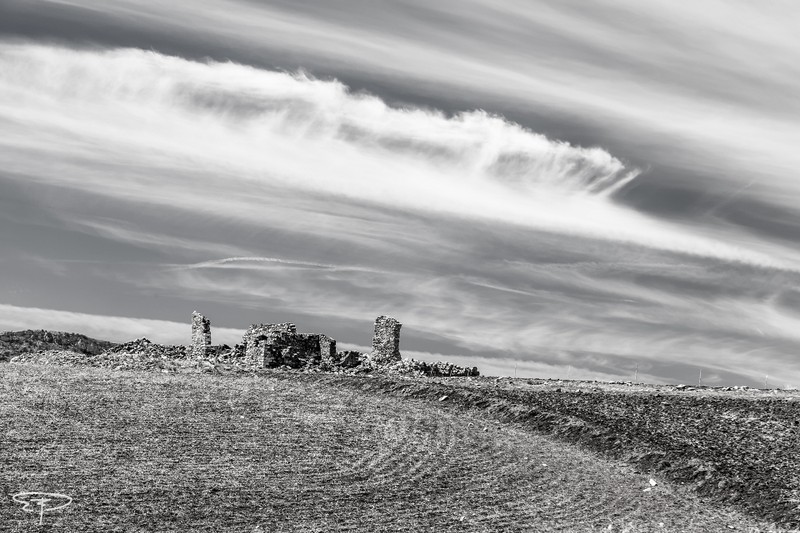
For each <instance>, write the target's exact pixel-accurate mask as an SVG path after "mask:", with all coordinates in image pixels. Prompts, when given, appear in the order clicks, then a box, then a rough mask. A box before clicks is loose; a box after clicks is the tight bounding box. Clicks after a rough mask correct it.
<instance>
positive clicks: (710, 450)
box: [291, 374, 800, 529]
mask: <svg viewBox="0 0 800 533" xmlns="http://www.w3.org/2000/svg"><path fill="white" fill-rule="evenodd" d="M297 376H298V377H299V376H300V375H297ZM291 379H294V376H293V377H292V378H291ZM301 379H306V380H311V381H324V382H327V383H331V384H334V385H336V386H344V387H351V388H355V389H358V390H360V391H364V392H373V393H374V392H379V393H384V394H387V393H388V394H392V395H395V396H400V397H407V398H419V399H425V400H430V401H436V402H438V403H442V404H448V405H451V406H457V407H460V408H471V409H476V408H477V409H481V410H484V411H485V412H487V413H488V414H489V415H491V416H492V417H494V418H495V419H497V420H499V421H502V422H516V423H520V424H522V425H523V426H524V427H526V428H529V429H532V430H535V431H538V432H541V433H545V434H548V435H552V436H554V437H556V438H558V439H559V440H562V441H564V442H568V443H572V444H579V445H581V446H582V447H584V448H587V449H589V450H592V451H594V452H598V453H600V454H603V455H605V456H608V457H612V458H616V459H623V460H625V461H627V462H628V463H630V464H632V465H634V466H635V467H636V468H638V469H640V470H641V471H646V472H652V473H658V474H659V475H661V476H663V477H665V478H667V479H669V480H671V481H673V482H676V483H679V484H684V485H687V484H688V485H691V486H692V488H693V489H694V490H695V491H696V492H697V493H698V494H699V495H701V496H703V497H707V498H709V499H712V500H713V501H716V502H718V503H721V504H725V505H732V506H733V507H735V508H738V509H740V510H742V511H743V512H745V513H747V514H749V515H750V516H753V517H756V518H759V519H763V520H768V521H770V522H774V523H776V524H778V525H780V526H781V527H785V528H790V529H800V402H798V401H796V400H794V401H791V400H793V399H792V398H789V399H787V398H758V399H748V398H741V397H726V396H725V395H719V394H713V395H712V394H709V395H698V394H692V395H689V394H686V395H682V394H667V393H659V392H636V393H633V392H631V393H626V392H608V391H602V390H597V391H582V390H562V389H561V388H559V389H556V390H553V389H542V390H536V389H535V388H533V387H532V388H531V389H532V390H524V389H523V390H520V389H519V388H513V389H510V388H504V387H502V386H494V387H487V386H486V384H487V383H488V380H486V379H477V380H475V379H448V380H442V379H440V380H435V379H433V380H432V379H420V378H415V379H406V378H401V377H391V376H369V377H359V378H353V377H345V376H330V375H323V374H312V375H306V376H303V377H302V378H301ZM443 397H446V399H445V400H444V401H442V402H439V400H440V399H442V398H443Z"/></svg>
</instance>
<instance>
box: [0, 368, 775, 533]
mask: <svg viewBox="0 0 800 533" xmlns="http://www.w3.org/2000/svg"><path fill="white" fill-rule="evenodd" d="M352 379H362V378H352ZM363 379H366V378H363ZM446 403H447V402H446V401H443V402H441V403H440V402H431V401H424V400H415V399H404V398H398V397H395V396H391V395H385V394H380V393H379V392H376V393H365V392H363V391H359V390H358V389H357V388H351V387H341V386H339V387H337V386H333V385H332V384H331V383H326V382H324V380H323V381H319V382H314V381H313V380H292V379H291V378H290V377H285V376H284V377H281V378H280V379H276V378H274V377H269V376H266V377H265V376H260V377H248V376H228V377H219V376H216V377H215V376H208V375H165V374H159V373H147V372H125V371H109V370H104V369H93V368H78V367H75V368H70V367H47V366H37V365H15V364H8V365H2V366H0V426H1V427H0V449H1V450H2V455H0V466H2V470H0V493H2V495H3V498H2V500H0V524H2V527H0V529H2V530H3V531H69V532H72V531H102V532H110V531H126V532H127V531H158V532H167V531H181V532H184V531H186V532H188V531H214V532H225V531H231V532H233V531H236V532H255V531H263V532H267V531H270V532H272V531H277V532H282V531H287V532H290V531H297V532H300V531H303V532H308V531H318V532H327V531H365V532H373V531H408V532H420V531H430V532H444V531H459V532H461V531H629V532H639V531H675V532H689V531H697V532H709V531H747V532H756V531H767V530H769V528H768V527H766V526H765V524H763V523H759V522H756V521H754V520H752V519H749V518H745V517H743V516H742V515H740V514H738V513H736V512H733V511H729V510H724V509H721V508H713V507H710V506H708V505H706V504H704V503H703V502H702V501H700V500H699V499H698V498H697V496H695V495H694V493H692V492H689V491H687V490H685V489H683V488H680V487H673V486H672V485H670V484H669V483H667V482H664V481H663V480H661V479H658V478H653V477H652V476H651V475H649V474H646V473H636V472H634V471H633V470H632V469H631V467H629V466H626V464H624V463H622V462H615V461H612V460H607V459H601V458H598V457H597V456H595V455H593V454H591V453H589V452H586V451H582V450H580V449H579V448H577V447H573V446H570V445H565V444H563V443H559V442H556V441H553V440H549V439H548V438H547V437H544V436H541V435H538V434H536V433H532V432H529V431H526V430H524V429H523V428H522V427H520V426H516V425H514V424H503V423H498V422H497V421H496V420H492V419H491V418H489V417H488V416H486V415H485V414H484V413H482V412H481V411H480V410H461V409H452V408H446V407H445V405H446ZM651 479H653V481H654V482H655V485H653V484H651V482H650V480H651ZM24 491H42V492H54V493H61V494H66V495H69V496H71V497H72V498H73V500H74V501H73V503H72V504H71V505H70V506H68V507H65V508H63V509H61V510H56V511H53V512H50V513H45V514H44V516H43V523H44V525H43V526H39V525H38V518H39V517H38V515H36V514H29V513H25V512H23V510H22V506H21V505H19V504H17V503H15V502H14V501H12V499H11V496H12V495H13V494H16V493H19V492H24Z"/></svg>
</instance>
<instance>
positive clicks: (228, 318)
mask: <svg viewBox="0 0 800 533" xmlns="http://www.w3.org/2000/svg"><path fill="white" fill-rule="evenodd" d="M684 4H685V5H684ZM797 27H800V4H797V3H796V2H791V1H775V2H770V3H769V5H761V4H759V5H756V4H754V3H752V2H747V1H744V0H726V1H724V2H723V1H716V0H700V1H698V2H693V3H690V4H687V3H682V4H676V3H675V2H667V1H666V0H650V1H648V2H646V3H643V2H637V1H634V0H614V1H611V0H599V1H592V2H587V1H575V0H558V1H555V0H553V1H544V0H525V1H517V0H458V1H452V0H442V1H439V2H422V1H419V0H393V1H388V0H387V1H380V0H372V1H367V0H338V1H331V0H310V1H296V0H294V1H289V0H285V1H279V0H196V1H193V2H161V1H156V0H136V1H133V0H130V1H129V0H103V1H102V2H101V1H96V0H95V1H89V0H58V1H56V0H0V331H2V330H18V329H27V328H45V329H53V330H61V331H73V332H78V333H84V334H87V335H90V336H95V337H97V338H103V339H107V340H113V341H120V342H121V341H126V340H131V339H133V338H137V337H141V336H147V337H148V338H150V339H151V340H153V341H155V342H163V343H188V341H189V331H190V330H189V322H190V317H191V312H192V311H193V310H195V309H196V310H198V311H200V312H202V313H203V314H205V315H207V316H208V317H209V318H210V319H211V322H212V328H213V329H212V339H213V341H214V342H215V343H217V342H219V343H228V344H233V343H235V342H237V341H238V340H239V338H240V336H241V334H242V332H243V330H244V329H245V328H246V327H247V326H248V325H250V324H252V323H269V322H287V321H288V322H294V323H296V324H297V326H298V329H299V330H300V331H306V332H321V333H326V334H329V335H331V336H333V337H334V338H336V339H337V340H338V341H339V345H340V347H350V348H354V349H363V350H368V349H369V346H370V342H371V335H372V323H373V320H374V318H375V317H376V316H378V315H384V314H385V315H390V316H394V317H396V318H397V319H398V320H399V321H400V322H402V323H403V329H402V335H401V336H402V340H401V346H400V347H401V352H402V353H403V355H404V356H406V357H414V358H417V359H425V360H448V361H451V362H455V363H458V364H464V365H469V366H478V367H479V369H481V370H482V372H483V373H484V374H488V375H517V376H519V377H553V378H567V377H570V378H585V379H602V380H622V381H624V380H631V379H633V378H634V377H637V378H638V379H639V380H640V381H646V382H652V383H695V382H697V381H698V379H699V378H700V375H701V372H702V382H703V383H704V384H709V385H750V386H759V385H760V386H763V385H764V384H765V383H766V384H767V385H768V386H770V387H800V357H798V355H797V354H798V352H800V289H798V282H799V281H800V247H798V244H800V202H798V200H799V199H800V175H798V173H797V169H798V168H800V150H798V148H797V147H798V146H800V99H798V98H797V94H798V92H800V34H798V32H797V31H796V28H797Z"/></svg>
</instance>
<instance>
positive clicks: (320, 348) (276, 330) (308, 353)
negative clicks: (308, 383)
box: [242, 322, 336, 368]
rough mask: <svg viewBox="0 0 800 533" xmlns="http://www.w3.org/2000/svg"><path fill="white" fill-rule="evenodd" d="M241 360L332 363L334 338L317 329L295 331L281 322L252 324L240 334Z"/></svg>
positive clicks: (298, 364) (283, 363)
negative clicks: (316, 330)
mask: <svg viewBox="0 0 800 533" xmlns="http://www.w3.org/2000/svg"><path fill="white" fill-rule="evenodd" d="M242 344H244V352H245V360H246V361H247V362H249V363H251V364H255V365H256V366H262V367H265V368H275V367H279V366H288V367H291V368H301V367H304V366H310V365H318V364H320V363H321V362H325V363H327V364H335V361H336V341H335V340H333V339H332V338H330V337H328V336H327V335H322V334H319V333H297V327H296V326H295V325H294V324H290V323H288V322H286V323H283V324H253V325H252V326H250V327H249V328H248V329H247V332H245V334H244V337H242Z"/></svg>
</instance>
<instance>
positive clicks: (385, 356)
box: [370, 315, 403, 364]
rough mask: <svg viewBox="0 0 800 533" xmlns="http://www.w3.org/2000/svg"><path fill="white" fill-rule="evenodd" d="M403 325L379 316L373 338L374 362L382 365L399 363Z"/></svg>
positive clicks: (387, 317) (390, 318)
mask: <svg viewBox="0 0 800 533" xmlns="http://www.w3.org/2000/svg"><path fill="white" fill-rule="evenodd" d="M402 326H403V325H402V324H401V323H400V322H398V321H397V320H395V319H394V318H392V317H389V316H383V315H381V316H379V317H378V318H376V319H375V333H374V334H373V336H372V354H370V357H371V358H372V360H373V361H375V362H376V363H380V364H385V363H393V362H395V361H399V360H400V359H401V357H400V328H401V327H402Z"/></svg>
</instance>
